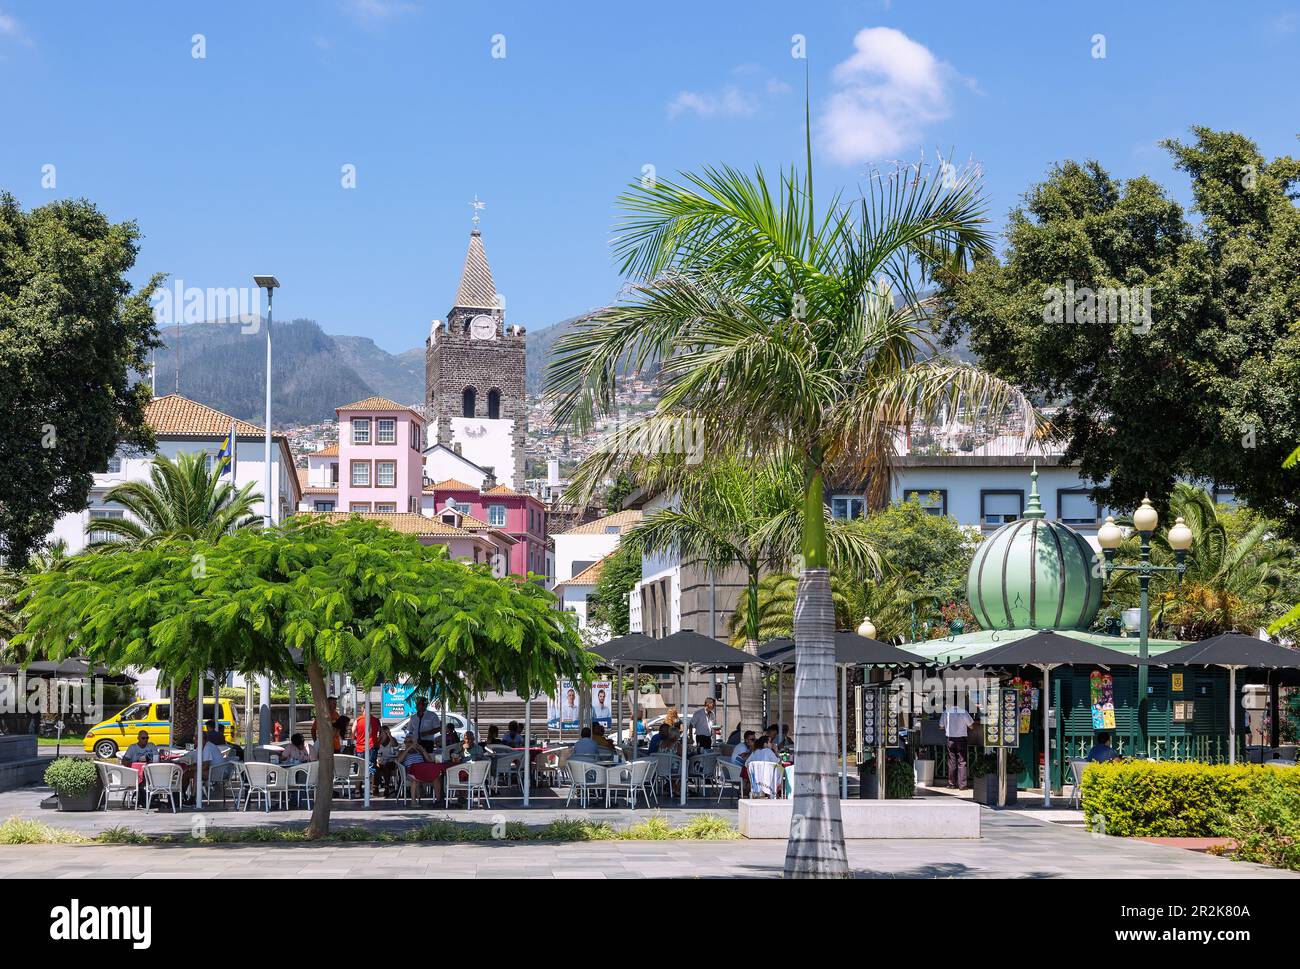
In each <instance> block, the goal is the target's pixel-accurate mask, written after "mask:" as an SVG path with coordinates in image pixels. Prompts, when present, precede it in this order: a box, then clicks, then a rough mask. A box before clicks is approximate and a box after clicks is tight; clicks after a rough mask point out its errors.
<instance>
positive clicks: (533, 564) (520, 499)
mask: <svg viewBox="0 0 1300 969" xmlns="http://www.w3.org/2000/svg"><path fill="white" fill-rule="evenodd" d="M449 505H450V506H451V507H454V508H455V509H456V510H457V511H459V512H460V513H461V514H464V515H469V516H471V517H472V518H476V519H478V520H479V521H481V522H483V523H485V524H486V525H487V526H488V527H491V528H494V529H499V530H501V531H502V532H504V533H505V534H507V535H509V536H510V537H511V538H512V539H514V542H515V544H514V545H513V546H511V548H510V564H509V571H510V572H512V573H514V574H515V575H526V574H528V573H529V572H535V573H536V574H538V575H547V572H546V506H545V505H543V504H542V503H541V502H540V501H538V500H537V499H536V498H534V497H533V496H532V495H528V494H524V493H522V492H519V491H515V490H514V489H513V488H510V487H507V486H506V485H493V486H491V487H488V488H478V487H475V486H474V485H472V484H469V483H467V482H465V481H458V480H456V479H455V478H450V479H448V480H446V481H435V482H430V483H428V484H426V485H425V486H424V496H423V501H422V503H421V510H422V511H423V512H424V513H425V514H426V515H435V514H439V513H441V512H442V511H443V510H444V509H446V508H447V507H448V506H449ZM547 578H548V579H549V578H550V576H547Z"/></svg>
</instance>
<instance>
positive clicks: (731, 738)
mask: <svg viewBox="0 0 1300 969" xmlns="http://www.w3.org/2000/svg"><path fill="white" fill-rule="evenodd" d="M744 739H745V738H744V737H743V736H742V734H741V732H740V724H736V729H735V730H733V731H731V733H729V734H727V743H729V744H731V746H733V747H735V746H738V745H739V744H740V742H741V741H742V740H744Z"/></svg>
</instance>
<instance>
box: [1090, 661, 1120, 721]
mask: <svg viewBox="0 0 1300 969" xmlns="http://www.w3.org/2000/svg"><path fill="white" fill-rule="evenodd" d="M1088 686H1089V692H1090V693H1091V695H1092V729H1093V730H1114V729H1115V678H1114V677H1113V676H1111V675H1110V674H1109V673H1103V672H1101V671H1100V670H1093V671H1092V675H1091V676H1090V677H1089V683H1088Z"/></svg>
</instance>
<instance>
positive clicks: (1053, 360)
mask: <svg viewBox="0 0 1300 969" xmlns="http://www.w3.org/2000/svg"><path fill="white" fill-rule="evenodd" d="M1192 134H1193V136H1194V137H1193V139H1192V141H1190V142H1189V143H1184V142H1182V141H1178V140H1170V141H1166V142H1164V147H1165V148H1166V150H1168V152H1169V153H1170V155H1171V156H1172V158H1173V161H1174V164H1175V166H1176V167H1177V168H1178V169H1180V170H1181V171H1183V172H1185V173H1186V174H1187V175H1188V177H1189V178H1190V183H1191V185H1190V187H1191V195H1192V198H1193V200H1194V210H1193V214H1194V216H1195V217H1196V221H1193V219H1192V218H1191V217H1189V214H1188V213H1186V212H1185V211H1184V210H1183V208H1182V206H1180V205H1179V204H1178V203H1177V202H1176V201H1175V200H1174V198H1173V197H1172V196H1171V194H1170V192H1168V191H1167V190H1166V189H1164V188H1162V187H1161V186H1160V185H1158V184H1157V183H1156V182H1154V181H1153V180H1151V179H1149V178H1145V177H1138V178H1133V179H1129V180H1127V181H1121V180H1119V179H1116V178H1114V177H1113V176H1111V175H1110V174H1109V173H1108V172H1107V171H1106V170H1105V169H1104V168H1103V167H1102V165H1101V164H1099V163H1098V162H1096V161H1089V162H1085V163H1078V162H1073V161H1071V162H1065V163H1063V164H1061V165H1058V166H1056V167H1055V168H1053V169H1052V170H1051V172H1050V173H1049V175H1048V177H1047V179H1046V180H1045V181H1043V182H1042V183H1040V184H1037V185H1033V186H1031V187H1030V188H1029V190H1028V192H1027V193H1026V195H1025V203H1024V205H1023V206H1022V207H1020V208H1017V209H1016V210H1014V211H1013V212H1012V213H1011V216H1010V219H1009V222H1008V227H1007V246H1006V250H1005V253H1006V254H1005V258H1004V259H1003V260H1002V261H998V260H996V259H994V258H992V257H986V258H985V259H983V260H982V261H981V262H980V263H979V264H978V265H977V266H975V267H974V269H973V270H971V271H970V272H969V273H965V274H950V275H946V276H945V277H944V278H943V286H942V290H941V297H940V300H939V305H938V311H937V313H936V318H937V319H938V320H939V321H941V323H942V325H943V327H944V329H945V332H946V334H947V336H948V337H949V338H951V339H957V338H961V337H966V338H968V339H969V341H970V346H971V348H972V349H973V350H974V351H975V352H976V354H978V356H979V358H980V360H981V362H982V363H983V365H984V366H985V367H987V368H988V369H990V370H991V371H992V372H994V373H996V374H998V375H1000V376H1002V377H1004V378H1006V379H1007V380H1010V381H1012V382H1014V383H1016V384H1017V385H1018V386H1020V387H1021V388H1022V389H1023V390H1024V391H1025V392H1026V393H1028V394H1030V395H1031V396H1035V397H1041V398H1043V399H1045V400H1047V401H1049V402H1057V401H1059V402H1060V403H1061V410H1060V411H1059V413H1057V414H1056V415H1055V416H1054V417H1053V421H1054V423H1055V424H1056V425H1057V429H1058V430H1059V431H1060V432H1061V433H1062V434H1064V435H1065V436H1066V438H1067V439H1068V445H1067V456H1068V457H1069V458H1071V459H1077V460H1078V461H1079V462H1080V470H1081V472H1082V474H1083V476H1084V477H1085V478H1087V479H1089V480H1091V481H1093V482H1097V483H1099V484H1102V483H1104V486H1102V487H1099V488H1098V491H1097V497H1098V499H1099V500H1100V501H1102V502H1104V503H1105V504H1107V505H1110V506H1111V507H1116V508H1131V507H1134V506H1135V505H1136V504H1137V503H1138V502H1139V501H1140V500H1141V498H1142V497H1143V495H1145V494H1148V493H1149V494H1153V495H1156V494H1168V493H1169V492H1170V491H1171V490H1172V488H1173V485H1174V481H1175V480H1177V479H1180V478H1181V479H1191V480H1199V481H1206V482H1214V483H1216V484H1218V485H1220V486H1230V487H1233V488H1235V489H1236V493H1237V497H1238V498H1239V499H1242V500H1245V501H1246V502H1247V503H1249V504H1250V506H1251V507H1252V508H1254V509H1256V510H1257V511H1259V512H1260V513H1261V514H1264V515H1267V516H1269V517H1271V518H1275V519H1277V520H1278V521H1279V522H1280V523H1281V524H1282V525H1283V527H1284V528H1285V529H1286V530H1287V531H1288V532H1290V533H1291V534H1293V535H1295V534H1300V506H1298V505H1297V504H1296V502H1295V500H1294V499H1295V482H1294V480H1293V479H1292V478H1288V477H1287V473H1286V472H1285V471H1284V469H1283V468H1282V460H1283V458H1284V457H1285V455H1286V454H1287V453H1288V452H1289V451H1290V450H1291V449H1292V448H1293V447H1294V446H1295V442H1296V440H1300V209H1298V208H1297V207H1296V205H1295V203H1294V199H1295V197H1296V193H1297V189H1298V188H1300V162H1297V161H1296V159H1294V158H1291V157H1279V158H1274V159H1272V160H1269V159H1266V158H1265V157H1264V156H1263V155H1262V154H1261V153H1260V152H1259V150H1258V148H1257V147H1256V145H1255V144H1254V143H1253V142H1252V141H1250V140H1249V139H1248V138H1246V137H1244V136H1243V135H1240V134H1236V133H1234V132H1222V131H1213V130H1211V129H1209V128H1202V127H1198V128H1194V129H1192ZM1121 297H1123V298H1124V302H1121V301H1120V300H1121ZM1148 303H1149V313H1148V312H1147V310H1146V307H1147V304H1148Z"/></svg>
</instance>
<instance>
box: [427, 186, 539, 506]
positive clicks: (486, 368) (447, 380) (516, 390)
mask: <svg viewBox="0 0 1300 969" xmlns="http://www.w3.org/2000/svg"><path fill="white" fill-rule="evenodd" d="M481 207H482V203H479V202H477V200H475V210H476V211H475V214H474V229H473V231H472V232H471V233H470V236H469V249H468V250H467V251H466V253H465V265H464V268H463V269H462V270H461V274H460V288H459V289H458V290H457V291H456V301H455V304H454V305H453V306H452V307H451V309H450V310H448V312H447V319H446V321H445V322H444V321H442V320H434V321H433V325H432V326H431V327H430V328H429V339H428V341H427V343H426V345H425V351H424V388H425V405H426V407H427V413H428V415H429V428H430V441H429V444H431V445H432V444H435V443H437V444H443V445H445V446H447V447H449V448H451V449H453V450H457V451H459V452H460V454H462V455H463V456H464V457H465V458H467V459H468V460H470V461H473V462H474V463H475V464H477V465H479V466H480V467H483V468H485V469H487V470H488V471H490V472H491V474H492V475H493V476H495V478H496V480H497V481H498V482H500V483H501V484H509V485H510V486H511V487H512V488H514V489H515V490H516V491H523V490H524V446H525V442H526V440H527V434H528V413H527V410H526V401H525V390H524V366H525V364H524V340H525V331H524V328H523V327H522V326H512V325H507V324H506V318H505V309H504V301H503V300H502V299H501V298H500V296H499V295H498V294H497V291H496V286H495V285H494V284H493V282H492V270H491V268H490V267H489V266H488V261H487V253H486V252H484V250H483V234H482V233H481V232H480V231H479V228H478V212H477V209H478V208H481ZM435 435H436V436H435ZM458 445H459V446H458Z"/></svg>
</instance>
